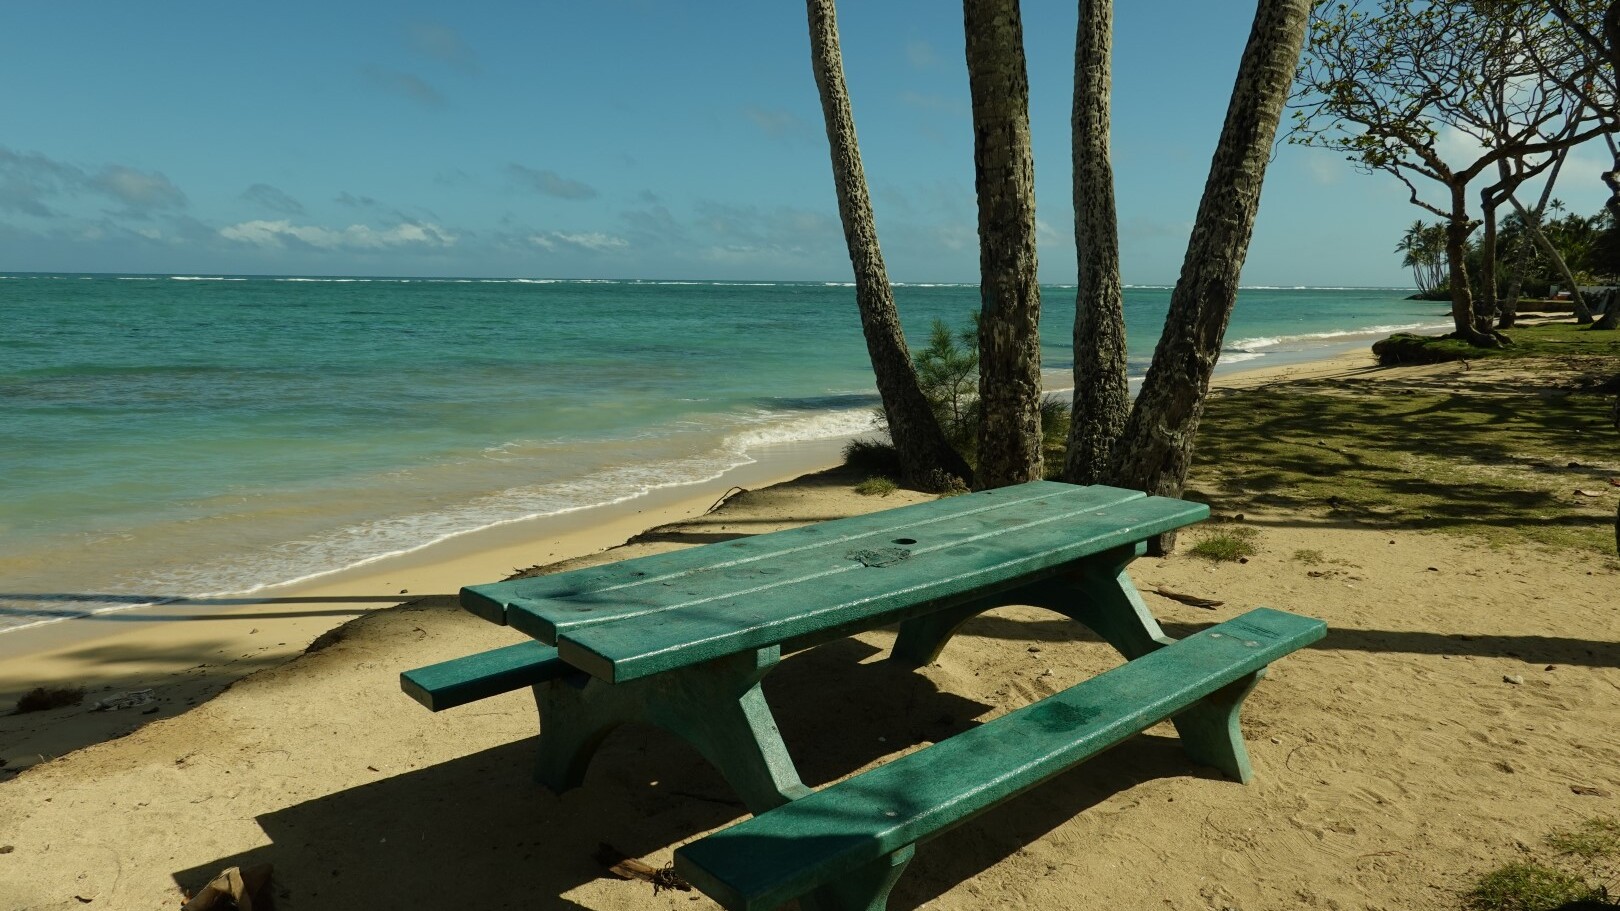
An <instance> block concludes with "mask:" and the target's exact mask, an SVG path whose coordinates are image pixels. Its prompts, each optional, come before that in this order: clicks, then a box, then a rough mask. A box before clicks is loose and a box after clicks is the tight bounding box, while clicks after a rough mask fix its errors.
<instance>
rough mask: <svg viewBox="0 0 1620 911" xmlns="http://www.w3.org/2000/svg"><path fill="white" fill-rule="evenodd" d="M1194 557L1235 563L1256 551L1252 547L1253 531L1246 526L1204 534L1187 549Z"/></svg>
mask: <svg viewBox="0 0 1620 911" xmlns="http://www.w3.org/2000/svg"><path fill="white" fill-rule="evenodd" d="M1187 552H1188V553H1190V554H1192V555H1193V556H1195V557H1203V558H1204V559H1205V560H1213V561H1214V562H1216V563H1235V562H1237V561H1239V560H1247V559H1248V558H1249V557H1252V556H1254V555H1255V554H1256V553H1257V552H1258V551H1256V550H1255V547H1254V531H1253V530H1251V529H1247V528H1234V529H1231V530H1229V531H1220V532H1216V533H1214V534H1211V535H1206V536H1205V537H1204V538H1203V539H1202V540H1200V541H1199V542H1198V543H1197V544H1194V545H1193V546H1192V547H1191V548H1190V549H1189V550H1188V551H1187Z"/></svg>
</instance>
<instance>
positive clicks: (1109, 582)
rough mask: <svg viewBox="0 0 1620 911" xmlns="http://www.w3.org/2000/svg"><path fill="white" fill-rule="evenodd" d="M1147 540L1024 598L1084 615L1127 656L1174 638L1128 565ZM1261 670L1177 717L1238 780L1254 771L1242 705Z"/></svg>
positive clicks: (1190, 749)
mask: <svg viewBox="0 0 1620 911" xmlns="http://www.w3.org/2000/svg"><path fill="white" fill-rule="evenodd" d="M1142 551H1143V545H1140V544H1138V545H1136V546H1134V547H1122V548H1119V549H1116V550H1113V551H1108V552H1105V553H1102V554H1098V555H1097V556H1096V557H1094V558H1092V559H1090V560H1088V561H1086V562H1085V563H1084V564H1083V565H1082V566H1081V568H1080V569H1079V570H1077V571H1076V572H1074V573H1072V574H1071V575H1069V576H1067V577H1059V578H1056V579H1049V580H1046V581H1044V582H1039V583H1036V584H1034V585H1032V586H1030V587H1029V588H1027V589H1025V590H1023V591H1020V592H1019V593H1018V594H1019V595H1020V596H1022V597H1024V598H1026V599H1027V600H1025V601H1024V603H1027V604H1032V605H1037V606H1040V607H1045V608H1047V609H1049V610H1053V611H1056V612H1058V613H1060V614H1063V615H1064V616H1067V617H1070V618H1072V619H1074V620H1077V621H1079V622H1080V623H1082V624H1084V625H1085V626H1087V627H1088V628H1090V629H1091V631H1092V632H1094V633H1096V634H1097V635H1099V636H1101V637H1102V638H1103V639H1104V640H1106V641H1107V642H1108V644H1110V645H1112V646H1113V647H1114V648H1116V649H1118V650H1119V652H1120V654H1122V655H1124V656H1125V658H1126V659H1127V660H1130V659H1135V658H1140V657H1141V656H1143V655H1146V654H1147V653H1149V652H1152V651H1155V650H1157V649H1161V648H1163V647H1165V646H1167V645H1170V644H1172V643H1173V642H1174V641H1175V640H1174V639H1171V638H1170V637H1169V636H1166V635H1165V634H1164V630H1162V629H1160V628H1159V621H1157V620H1155V619H1153V613H1152V612H1151V611H1149V610H1148V607H1147V605H1146V604H1144V603H1143V602H1142V596H1141V595H1139V594H1137V591H1136V586H1135V585H1132V584H1131V579H1130V576H1128V575H1127V574H1126V572H1125V568H1126V567H1127V566H1128V565H1129V564H1130V562H1131V561H1132V560H1134V559H1136V558H1137V557H1138V556H1141V554H1142ZM1259 678H1260V673H1256V674H1253V675H1251V676H1249V677H1245V678H1243V679H1241V680H1239V681H1237V682H1236V683H1233V684H1230V685H1228V686H1227V687H1225V688H1223V689H1220V690H1217V691H1216V692H1214V693H1211V694H1210V695H1209V696H1207V697H1205V698H1204V699H1203V700H1201V701H1199V702H1198V703H1197V704H1195V705H1193V706H1192V707H1191V708H1188V709H1187V710H1186V711H1184V712H1182V713H1181V714H1179V715H1177V716H1176V717H1175V718H1173V719H1171V720H1172V721H1173V722H1174V723H1175V726H1176V732H1177V733H1178V734H1180V735H1181V743H1182V747H1183V748H1184V749H1185V750H1186V751H1187V754H1188V755H1189V756H1191V757H1192V758H1193V760H1194V761H1196V762H1199V763H1203V764H1205V765H1209V766H1213V767H1214V768H1216V769H1219V770H1220V771H1222V772H1225V773H1226V774H1227V775H1229V776H1231V777H1233V778H1236V779H1237V780H1238V781H1242V782H1247V781H1248V780H1249V779H1250V778H1251V777H1253V771H1252V770H1251V768H1250V766H1249V751H1248V749H1247V747H1245V746H1244V745H1243V734H1242V732H1241V731H1240V730H1239V729H1238V710H1239V709H1240V708H1241V707H1242V705H1243V698H1244V697H1245V696H1247V695H1248V694H1249V691H1250V690H1252V689H1254V685H1255V683H1256V682H1257V681H1258V680H1259Z"/></svg>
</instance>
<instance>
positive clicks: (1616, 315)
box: [1586, 288, 1620, 329]
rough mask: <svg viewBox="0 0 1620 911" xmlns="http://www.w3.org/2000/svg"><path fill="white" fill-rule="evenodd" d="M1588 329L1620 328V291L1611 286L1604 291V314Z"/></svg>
mask: <svg viewBox="0 0 1620 911" xmlns="http://www.w3.org/2000/svg"><path fill="white" fill-rule="evenodd" d="M1586 328H1588V329H1620V291H1617V290H1615V289H1613V288H1610V289H1609V290H1608V291H1605V292H1604V293H1603V315H1602V316H1600V317H1598V319H1597V322H1595V323H1593V324H1592V325H1590V326H1587V327H1586Z"/></svg>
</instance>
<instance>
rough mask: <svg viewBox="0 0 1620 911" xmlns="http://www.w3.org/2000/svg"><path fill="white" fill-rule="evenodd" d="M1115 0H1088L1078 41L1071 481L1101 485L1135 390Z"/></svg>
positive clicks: (1066, 470)
mask: <svg viewBox="0 0 1620 911" xmlns="http://www.w3.org/2000/svg"><path fill="white" fill-rule="evenodd" d="M1113 23H1114V3H1113V0H1080V27H1079V30H1078V31H1077V33H1076V35H1075V41H1074V112H1073V115H1072V117H1071V120H1070V127H1071V131H1072V133H1073V142H1074V248H1075V258H1076V259H1077V260H1078V262H1079V281H1078V288H1079V290H1077V291H1076V292H1075V297H1074V410H1073V413H1072V417H1071V419H1070V422H1069V441H1068V458H1067V461H1066V462H1065V463H1064V467H1063V477H1064V480H1067V481H1069V482H1070V483H1073V484H1096V483H1100V482H1101V481H1103V480H1105V479H1106V478H1107V477H1108V475H1109V471H1108V465H1109V460H1110V458H1111V456H1112V454H1113V450H1114V446H1115V445H1116V444H1117V443H1118V441H1119V435H1120V433H1121V432H1122V431H1123V430H1124V429H1125V418H1126V416H1127V415H1129V414H1130V408H1131V393H1130V386H1129V384H1128V381H1127V379H1126V371H1125V301H1124V293H1123V291H1121V289H1120V282H1119V224H1118V216H1117V213H1116V212H1115V209H1114V166H1113V160H1112V158H1111V157H1110V154H1109V148H1108V141H1109V104H1110V101H1109V93H1110V89H1111V86H1110V83H1111V81H1112V65H1111V59H1110V58H1111V56H1112V44H1113Z"/></svg>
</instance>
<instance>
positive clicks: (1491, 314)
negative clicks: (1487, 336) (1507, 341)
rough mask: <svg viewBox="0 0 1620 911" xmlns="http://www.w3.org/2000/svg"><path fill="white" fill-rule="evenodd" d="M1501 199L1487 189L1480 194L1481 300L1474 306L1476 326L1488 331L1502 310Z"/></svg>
mask: <svg viewBox="0 0 1620 911" xmlns="http://www.w3.org/2000/svg"><path fill="white" fill-rule="evenodd" d="M1500 204H1501V200H1500V199H1498V198H1496V196H1495V195H1494V194H1492V192H1491V190H1490V189H1486V190H1485V191H1484V192H1483V193H1481V194H1480V214H1481V215H1482V216H1483V217H1484V231H1483V236H1482V237H1480V241H1479V246H1480V257H1479V272H1480V275H1479V297H1480V299H1479V301H1478V302H1477V306H1476V307H1475V308H1474V328H1475V329H1478V330H1480V331H1481V332H1485V331H1488V330H1489V328H1490V325H1491V323H1492V322H1493V321H1494V320H1495V319H1496V317H1497V315H1498V314H1500V313H1501V312H1502V303H1501V300H1500V299H1499V298H1498V297H1497V289H1496V207H1497V206H1498V205H1500Z"/></svg>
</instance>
